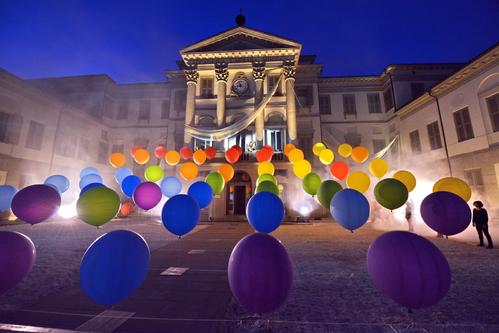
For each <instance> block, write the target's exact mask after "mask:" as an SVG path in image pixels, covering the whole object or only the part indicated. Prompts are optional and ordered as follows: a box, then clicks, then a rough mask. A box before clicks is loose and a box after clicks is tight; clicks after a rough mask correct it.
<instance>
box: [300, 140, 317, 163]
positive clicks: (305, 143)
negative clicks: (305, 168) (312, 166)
mask: <svg viewBox="0 0 499 333" xmlns="http://www.w3.org/2000/svg"><path fill="white" fill-rule="evenodd" d="M313 139H314V138H313V137H312V136H311V135H307V136H302V137H301V138H299V139H298V142H299V144H300V145H299V147H300V148H301V149H303V152H304V153H305V158H306V159H309V158H311V157H312V146H313V144H314V143H313Z"/></svg>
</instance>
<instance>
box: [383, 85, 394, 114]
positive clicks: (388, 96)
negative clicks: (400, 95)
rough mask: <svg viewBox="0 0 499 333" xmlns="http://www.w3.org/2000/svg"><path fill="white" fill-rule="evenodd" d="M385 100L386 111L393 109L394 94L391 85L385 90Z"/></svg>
mask: <svg viewBox="0 0 499 333" xmlns="http://www.w3.org/2000/svg"><path fill="white" fill-rule="evenodd" d="M383 101H384V102H385V112H388V111H390V110H391V109H393V96H392V89H391V87H388V88H387V89H386V90H385V91H383Z"/></svg>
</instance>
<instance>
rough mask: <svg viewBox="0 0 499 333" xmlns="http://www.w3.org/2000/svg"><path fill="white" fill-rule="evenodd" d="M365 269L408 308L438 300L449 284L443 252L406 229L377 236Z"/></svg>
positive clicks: (447, 267)
mask: <svg viewBox="0 0 499 333" xmlns="http://www.w3.org/2000/svg"><path fill="white" fill-rule="evenodd" d="M367 270H368V271H369V274H370V275H371V277H372V279H373V280H374V283H375V284H376V286H378V288H380V289H381V290H383V292H384V293H385V294H386V295H387V296H389V297H390V298H391V299H393V300H394V301H395V302H397V303H399V304H401V305H403V306H406V307H408V308H410V309H419V308H424V307H428V306H431V305H434V304H437V303H438V302H439V301H440V300H441V299H442V298H443V297H444V296H445V295H446V294H447V292H448V291H449V288H450V282H451V272H450V268H449V264H448V263H447V259H445V257H444V255H443V254H442V252H440V250H439V249H438V248H437V247H436V246H435V245H433V243H431V242H430V241H428V240H426V239H425V238H423V237H421V236H418V235H416V234H413V233H411V232H407V231H391V232H387V233H385V234H383V235H381V236H379V237H378V238H377V239H376V240H375V241H374V242H373V243H372V244H371V246H370V247H369V250H368V252H367Z"/></svg>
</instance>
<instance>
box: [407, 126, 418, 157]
mask: <svg viewBox="0 0 499 333" xmlns="http://www.w3.org/2000/svg"><path fill="white" fill-rule="evenodd" d="M409 138H410V139H411V150H412V152H413V153H420V152H421V140H419V131H418V130H415V131H412V132H411V133H409Z"/></svg>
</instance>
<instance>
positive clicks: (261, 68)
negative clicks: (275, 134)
mask: <svg viewBox="0 0 499 333" xmlns="http://www.w3.org/2000/svg"><path fill="white" fill-rule="evenodd" d="M264 79H265V62H262V61H259V62H254V63H253V80H255V107H257V106H258V105H259V104H260V103H261V102H262V99H263V80H264ZM264 113H265V112H262V113H260V114H259V115H258V116H257V117H256V119H255V132H256V140H257V145H258V147H261V146H262V145H263V128H264V123H265V114H264Z"/></svg>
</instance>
